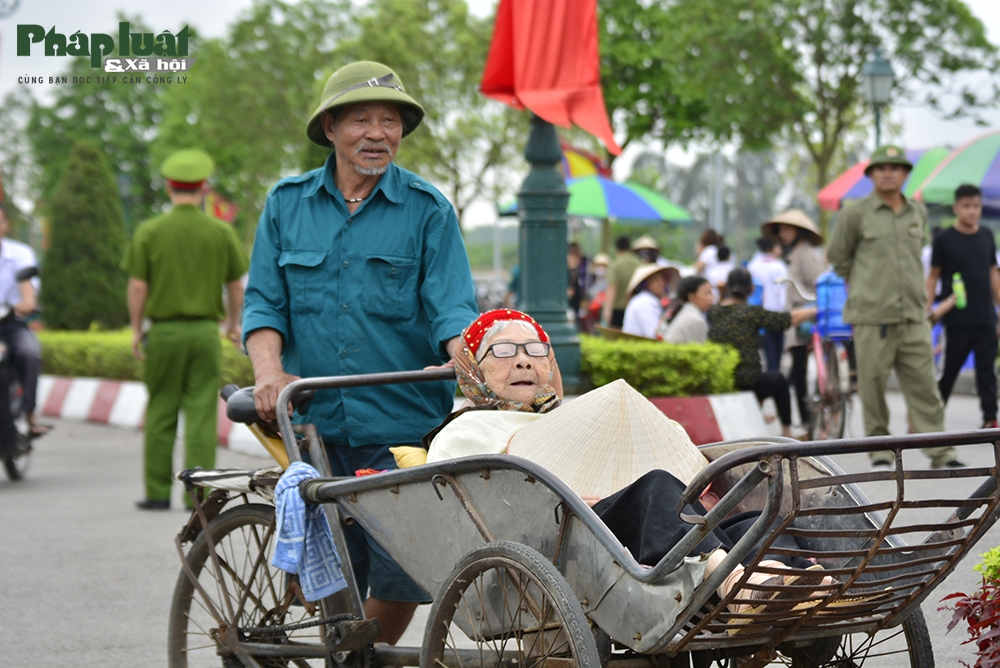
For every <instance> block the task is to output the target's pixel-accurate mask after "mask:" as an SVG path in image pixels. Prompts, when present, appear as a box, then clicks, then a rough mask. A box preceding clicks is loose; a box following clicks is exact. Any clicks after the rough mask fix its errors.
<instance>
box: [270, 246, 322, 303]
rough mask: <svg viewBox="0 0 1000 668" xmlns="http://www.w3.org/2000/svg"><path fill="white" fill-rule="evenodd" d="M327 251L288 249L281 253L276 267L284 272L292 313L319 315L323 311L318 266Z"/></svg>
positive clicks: (320, 275)
mask: <svg viewBox="0 0 1000 668" xmlns="http://www.w3.org/2000/svg"><path fill="white" fill-rule="evenodd" d="M326 254H327V251H325V250H318V249H317V250H313V249H290V250H283V251H281V255H280V256H278V266H279V267H282V268H283V269H284V270H285V281H286V282H287V283H288V300H289V303H290V308H291V311H292V312H293V313H319V312H320V311H322V310H323V295H324V294H325V289H324V288H325V286H324V280H323V275H322V274H323V272H322V269H321V267H320V265H322V264H323V260H324V259H326Z"/></svg>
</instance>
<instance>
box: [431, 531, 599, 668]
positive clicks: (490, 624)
mask: <svg viewBox="0 0 1000 668" xmlns="http://www.w3.org/2000/svg"><path fill="white" fill-rule="evenodd" d="M546 662H551V663H549V665H558V666H560V667H565V668H569V667H570V666H578V667H579V668H598V667H599V666H600V665H601V660H600V657H599V656H598V653H597V646H596V644H595V642H594V634H593V633H591V630H590V626H589V624H588V622H587V618H586V616H584V614H583V609H582V608H581V607H580V604H579V603H578V602H577V600H576V596H575V595H574V594H573V590H572V589H570V586H569V584H567V582H566V580H565V578H563V576H562V574H561V573H559V571H558V570H556V568H555V566H553V565H552V564H551V563H550V562H548V561H547V560H546V559H545V558H544V557H543V556H542V555H541V554H539V553H538V552H536V551H535V550H533V549H532V548H530V547H527V546H525V545H521V544H520V543H511V542H498V543H489V544H487V545H484V546H483V547H480V548H477V549H475V550H473V551H472V552H470V553H468V554H467V555H465V556H464V557H463V558H462V559H461V561H459V562H458V565H456V566H455V568H454V570H452V572H451V573H450V574H449V576H448V579H447V580H446V581H445V583H444V585H443V586H442V588H441V589H440V591H439V592H438V595H437V596H436V597H435V598H434V605H433V606H432V607H431V612H430V617H429V619H428V621H427V628H426V630H425V631H424V643H423V648H422V650H421V652H420V667H421V668H440V667H441V666H448V667H449V668H466V667H468V668H489V667H494V666H495V667H496V668H502V667H504V666H517V668H531V667H532V666H540V665H543V664H545V663H546Z"/></svg>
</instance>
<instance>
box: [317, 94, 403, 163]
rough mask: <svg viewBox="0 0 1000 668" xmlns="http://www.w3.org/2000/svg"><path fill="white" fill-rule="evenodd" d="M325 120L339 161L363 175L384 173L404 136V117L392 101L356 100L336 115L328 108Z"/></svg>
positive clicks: (324, 124) (324, 126)
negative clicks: (358, 101) (359, 101)
mask: <svg viewBox="0 0 1000 668" xmlns="http://www.w3.org/2000/svg"><path fill="white" fill-rule="evenodd" d="M335 116H336V120H335ZM321 120H322V123H323V132H324V133H325V134H326V138H327V139H329V140H330V143H332V144H333V147H334V150H335V151H336V153H337V163H338V164H341V165H350V166H352V167H353V168H354V170H355V171H356V172H357V173H358V174H361V175H363V176H377V175H379V174H384V173H385V171H386V170H387V169H388V168H389V163H390V162H392V159H393V158H394V157H396V151H397V150H399V142H400V140H401V139H402V138H403V118H402V116H401V115H400V113H399V106H398V105H396V104H393V103H391V102H364V103H359V104H352V105H349V106H346V107H344V108H342V109H340V110H339V113H337V114H335V115H334V114H331V113H327V112H324V113H323V116H322V119H321Z"/></svg>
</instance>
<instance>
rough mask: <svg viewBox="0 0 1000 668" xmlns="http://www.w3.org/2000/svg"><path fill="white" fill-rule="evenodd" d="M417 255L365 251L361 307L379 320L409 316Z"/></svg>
mask: <svg viewBox="0 0 1000 668" xmlns="http://www.w3.org/2000/svg"><path fill="white" fill-rule="evenodd" d="M418 269H419V265H418V264H417V258H416V257H413V256H408V255H385V254H378V255H369V256H368V259H367V261H366V262H365V291H364V310H365V313H366V314H367V315H370V316H372V317H373V318H379V319H381V320H409V319H410V318H412V317H413V316H414V315H415V314H416V312H417V303H418V301H419V299H420V295H418V294H417V273H418Z"/></svg>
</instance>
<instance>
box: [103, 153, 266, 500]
mask: <svg viewBox="0 0 1000 668" xmlns="http://www.w3.org/2000/svg"><path fill="white" fill-rule="evenodd" d="M213 169H214V163H213V162H212V159H211V158H210V157H209V156H208V155H207V154H206V153H204V152H203V151H199V150H197V149H188V150H183V151H177V152H175V153H173V154H171V155H170V157H168V158H167V160H166V161H165V162H164V163H163V167H162V169H161V173H162V175H163V178H164V179H165V180H166V189H167V195H169V197H170V201H171V203H172V204H173V207H172V208H171V210H170V212H169V213H167V214H164V215H162V216H157V217H156V218H152V219H150V220H147V221H145V222H143V223H140V225H139V227H138V228H136V231H135V234H134V235H133V237H132V241H131V242H130V243H129V247H128V250H127V252H126V254H125V259H124V260H123V262H122V268H123V269H124V270H125V271H126V272H127V273H128V275H129V280H128V310H129V320H130V322H131V325H132V352H133V354H134V355H135V356H136V357H137V358H138V359H141V360H144V364H143V380H144V381H145V383H146V387H147V389H148V391H149V403H148V404H147V407H146V423H145V427H144V429H143V432H144V441H145V442H144V449H143V462H144V463H143V466H144V470H145V487H146V496H145V498H144V499H143V500H141V501H139V502H137V504H136V505H137V506H138V507H139V508H140V509H143V510H166V509H168V508H169V507H170V486H171V482H172V473H171V471H172V468H173V466H172V464H173V449H174V440H175V437H176V434H177V415H178V411H179V410H180V409H181V407H182V406H183V408H184V451H185V457H184V462H185V468H194V467H195V466H200V467H202V468H204V469H211V468H215V451H216V447H217V444H218V440H217V437H216V411H217V404H218V399H217V393H218V391H219V376H220V374H221V371H222V350H221V346H220V341H219V321H220V320H221V319H225V329H226V333H227V335H228V336H229V337H230V338H231V339H232V340H234V341H238V340H239V331H240V328H239V321H240V320H239V319H240V308H241V306H242V304H243V285H242V283H241V282H240V277H242V276H243V274H244V273H246V270H247V256H246V252H245V251H244V250H243V245H242V244H241V243H240V241H239V239H238V238H237V237H236V233H235V232H234V231H233V228H232V226H230V225H227V224H226V223H223V222H222V221H220V220H216V219H215V218H212V217H211V216H208V215H205V214H204V213H202V212H201V210H200V207H201V206H202V203H203V198H204V194H205V182H206V180H207V179H208V177H209V176H211V174H212V171H213ZM222 286H225V287H226V291H227V294H228V300H227V302H226V303H225V304H223V301H222ZM143 317H147V318H149V319H150V320H152V323H153V324H152V327H151V328H150V329H149V331H148V332H144V331H143V327H142V323H143ZM143 346H145V351H144V350H143Z"/></svg>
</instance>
